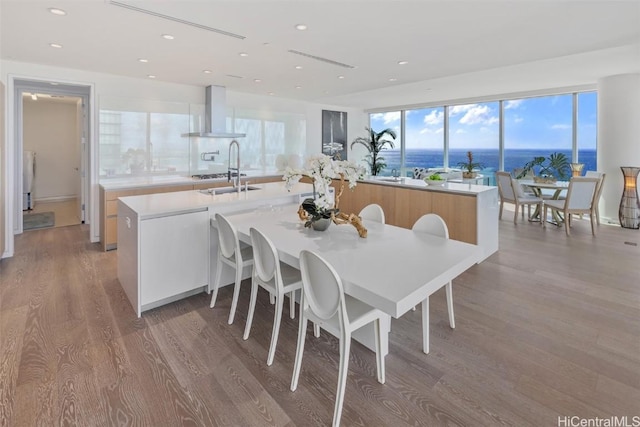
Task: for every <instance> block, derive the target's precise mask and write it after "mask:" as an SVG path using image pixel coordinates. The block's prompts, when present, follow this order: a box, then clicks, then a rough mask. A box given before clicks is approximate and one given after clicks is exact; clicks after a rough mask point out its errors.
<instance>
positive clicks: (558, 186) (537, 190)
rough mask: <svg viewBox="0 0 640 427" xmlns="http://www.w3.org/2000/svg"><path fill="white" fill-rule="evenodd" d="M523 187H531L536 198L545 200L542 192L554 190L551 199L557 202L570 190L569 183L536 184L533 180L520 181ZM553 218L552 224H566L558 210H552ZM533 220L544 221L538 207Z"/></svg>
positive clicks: (532, 216) (532, 217)
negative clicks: (563, 193)
mask: <svg viewBox="0 0 640 427" xmlns="http://www.w3.org/2000/svg"><path fill="white" fill-rule="evenodd" d="M518 182H520V184H521V185H525V186H527V187H530V188H531V190H533V193H534V194H535V195H536V197H540V198H541V199H542V198H543V194H542V190H554V191H553V194H552V195H551V199H553V200H557V199H559V198H560V195H561V194H562V192H564V191H566V190H568V189H569V181H556V182H536V181H534V180H532V179H520V180H518ZM551 216H552V218H553V221H550V222H551V224H555V225H560V224H562V223H563V222H564V218H563V217H562V215H561V214H560V212H558V211H557V210H554V209H552V210H551ZM531 219H532V220H542V212H540V208H539V207H538V206H536V209H535V211H534V212H533V214H532V215H531Z"/></svg>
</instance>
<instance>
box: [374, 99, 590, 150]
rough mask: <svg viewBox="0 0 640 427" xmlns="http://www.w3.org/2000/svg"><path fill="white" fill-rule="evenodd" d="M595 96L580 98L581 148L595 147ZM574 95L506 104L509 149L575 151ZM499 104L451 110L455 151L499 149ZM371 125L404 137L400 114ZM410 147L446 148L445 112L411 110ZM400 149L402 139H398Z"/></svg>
mask: <svg viewBox="0 0 640 427" xmlns="http://www.w3.org/2000/svg"><path fill="white" fill-rule="evenodd" d="M596 100H597V98H596V93H595V92H588V93H583V94H580V95H579V96H578V147H579V148H580V149H595V148H596V133H597V130H596V121H597V115H596ZM572 103H573V100H572V96H571V95H570V94H569V95H555V96H544V97H536V98H525V99H517V100H509V101H505V102H504V120H505V125H504V129H505V148H507V149H510V148H511V149H513V148H541V149H542V148H545V149H546V148H550V149H571V139H572ZM498 110H499V103H498V102H486V103H475V104H467V105H453V106H450V108H449V146H450V148H452V149H473V148H495V149H496V150H497V149H498V132H499V111H498ZM370 117H371V126H372V128H373V129H374V130H376V131H380V130H382V129H385V128H389V127H390V128H393V129H394V130H396V132H398V135H399V134H400V112H388V113H376V114H371V116H370ZM405 123H406V139H405V140H406V145H407V148H429V149H442V146H443V132H444V108H442V107H439V108H425V109H419V110H407V112H406V118H405ZM396 141H397V143H396V148H399V147H400V145H399V141H400V138H399V137H398V138H397V140H396Z"/></svg>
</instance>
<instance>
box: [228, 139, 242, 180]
mask: <svg viewBox="0 0 640 427" xmlns="http://www.w3.org/2000/svg"><path fill="white" fill-rule="evenodd" d="M234 145H235V146H236V167H235V168H233V167H231V148H232V147H233V146H234ZM232 170H235V171H236V179H235V180H234V181H233V186H234V187H235V188H236V189H237V190H238V193H239V192H240V144H239V143H238V141H236V140H235V139H234V140H233V141H231V143H230V144H229V169H228V171H227V181H228V182H231V171H232Z"/></svg>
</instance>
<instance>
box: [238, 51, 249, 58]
mask: <svg viewBox="0 0 640 427" xmlns="http://www.w3.org/2000/svg"><path fill="white" fill-rule="evenodd" d="M238 55H240V56H242V57H245V56H249V54H248V53H247V52H240V53H239V54H238Z"/></svg>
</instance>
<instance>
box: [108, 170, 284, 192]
mask: <svg viewBox="0 0 640 427" xmlns="http://www.w3.org/2000/svg"><path fill="white" fill-rule="evenodd" d="M242 173H245V172H242ZM272 176H282V174H278V173H276V172H273V173H266V174H264V173H263V174H249V173H247V176H241V177H240V180H241V181H243V182H244V181H247V180H249V181H251V179H252V178H266V177H272ZM215 182H227V178H215V179H197V178H192V177H190V176H183V175H142V176H133V175H132V176H125V177H118V178H102V179H101V180H100V186H101V187H102V188H103V189H105V190H107V191H114V190H126V189H131V188H141V187H165V186H171V185H184V184H206V183H215ZM229 185H231V183H229Z"/></svg>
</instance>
